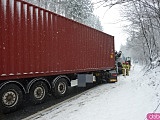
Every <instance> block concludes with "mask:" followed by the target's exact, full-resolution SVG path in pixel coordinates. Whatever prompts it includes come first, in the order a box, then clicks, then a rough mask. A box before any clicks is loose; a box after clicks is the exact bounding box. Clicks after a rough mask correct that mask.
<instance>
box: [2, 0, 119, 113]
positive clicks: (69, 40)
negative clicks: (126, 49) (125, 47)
mask: <svg viewBox="0 0 160 120" xmlns="http://www.w3.org/2000/svg"><path fill="white" fill-rule="evenodd" d="M114 52H115V51H114V37H113V36H111V35H108V34H106V33H103V32H101V31H98V30H96V29H93V28H91V27H88V26H86V25H83V24H81V23H78V22H76V21H73V20H70V19H68V18H65V17H63V16H60V15H58V14H56V13H53V12H51V11H48V10H45V9H43V8H40V7H38V6H35V5H32V4H30V3H27V2H24V1H22V0H0V111H1V112H4V113H8V112H11V111H15V110H17V109H18V108H19V107H20V106H21V104H22V103H23V100H24V97H25V96H29V100H30V101H31V102H32V103H34V104H39V103H42V102H44V101H45V99H46V97H47V95H48V94H49V93H51V94H53V95H54V96H55V97H57V98H60V97H63V96H65V95H66V93H67V92H68V87H69V86H71V80H75V79H77V80H78V86H79V87H85V86H86V83H93V81H96V82H97V83H101V82H102V81H107V82H116V81H117V74H116V72H115V55H114ZM93 79H94V80H93Z"/></svg>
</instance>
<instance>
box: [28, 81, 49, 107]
mask: <svg viewBox="0 0 160 120" xmlns="http://www.w3.org/2000/svg"><path fill="white" fill-rule="evenodd" d="M29 97H30V101H31V103H33V104H40V103H42V102H44V101H45V100H46V98H47V97H48V87H47V85H46V83H44V82H43V81H37V82H35V83H34V84H33V85H32V86H31V89H30V91H29Z"/></svg>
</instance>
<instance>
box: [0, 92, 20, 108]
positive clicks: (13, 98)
mask: <svg viewBox="0 0 160 120" xmlns="http://www.w3.org/2000/svg"><path fill="white" fill-rule="evenodd" d="M2 101H3V103H4V105H6V106H9V107H12V106H14V105H15V104H16V103H17V101H18V94H17V92H15V91H8V92H6V93H4V95H3V96H2Z"/></svg>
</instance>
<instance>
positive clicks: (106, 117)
mask: <svg viewBox="0 0 160 120" xmlns="http://www.w3.org/2000/svg"><path fill="white" fill-rule="evenodd" d="M141 69H142V67H140V66H138V65H137V66H134V69H133V68H132V70H131V72H130V76H126V77H124V76H119V77H118V79H119V81H118V82H117V83H115V84H103V85H100V86H98V87H96V88H95V89H92V90H91V91H89V92H87V93H85V94H83V95H81V96H80V97H78V98H76V99H72V100H70V101H68V102H65V103H63V104H61V105H60V106H57V107H55V108H54V109H52V110H50V111H46V112H45V113H43V115H41V116H36V117H35V118H33V119H34V120H82V119H84V120H145V118H146V115H147V114H148V113H153V111H154V110H155V109H156V108H157V106H158V104H159V102H160V85H159V84H160V74H159V73H158V72H157V71H159V72H160V69H156V70H153V71H151V72H150V73H147V74H146V75H145V76H143V75H144V71H141ZM155 112H159V113H160V107H159V108H158V109H157V110H156V111H155Z"/></svg>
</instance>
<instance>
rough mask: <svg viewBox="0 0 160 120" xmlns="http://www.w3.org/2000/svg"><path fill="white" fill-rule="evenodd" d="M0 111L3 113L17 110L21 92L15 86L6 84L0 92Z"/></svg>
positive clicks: (21, 95)
mask: <svg viewBox="0 0 160 120" xmlns="http://www.w3.org/2000/svg"><path fill="white" fill-rule="evenodd" d="M0 97H1V102H0V109H1V111H2V112H3V113H9V112H12V111H15V110H17V109H18V108H19V107H20V105H21V103H22V101H23V93H22V90H21V89H20V88H19V87H18V86H17V85H16V84H8V85H6V86H4V87H3V88H2V89H1V90H0Z"/></svg>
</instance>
